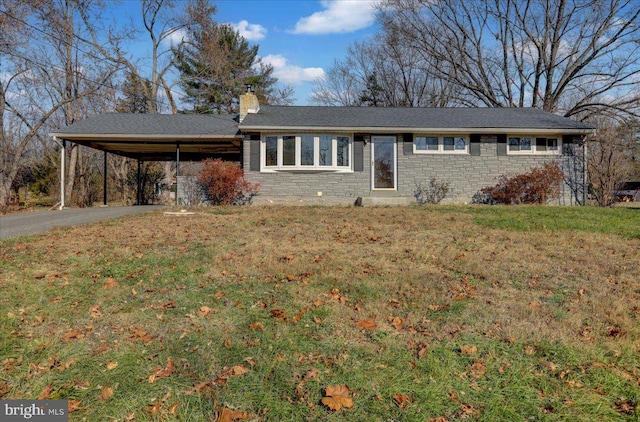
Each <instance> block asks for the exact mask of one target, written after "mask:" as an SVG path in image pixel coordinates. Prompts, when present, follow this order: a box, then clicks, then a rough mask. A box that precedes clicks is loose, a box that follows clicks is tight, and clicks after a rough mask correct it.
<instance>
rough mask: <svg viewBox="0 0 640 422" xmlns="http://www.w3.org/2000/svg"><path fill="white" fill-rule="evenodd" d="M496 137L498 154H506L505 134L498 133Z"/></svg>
mask: <svg viewBox="0 0 640 422" xmlns="http://www.w3.org/2000/svg"><path fill="white" fill-rule="evenodd" d="M497 139H498V150H497V153H498V155H507V135H506V134H504V133H503V134H500V135H498V136H497Z"/></svg>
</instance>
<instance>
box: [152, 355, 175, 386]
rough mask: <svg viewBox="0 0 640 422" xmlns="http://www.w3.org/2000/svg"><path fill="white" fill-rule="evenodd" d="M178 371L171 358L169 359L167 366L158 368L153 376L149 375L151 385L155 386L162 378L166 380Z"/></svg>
mask: <svg viewBox="0 0 640 422" xmlns="http://www.w3.org/2000/svg"><path fill="white" fill-rule="evenodd" d="M175 370H176V367H175V366H174V365H173V361H172V360H171V358H167V366H166V367H164V368H162V367H157V368H156V369H155V371H154V373H153V374H151V375H149V384H153V383H154V382H156V381H157V380H158V379H160V378H165V377H168V376H171V374H173V373H174V372H175Z"/></svg>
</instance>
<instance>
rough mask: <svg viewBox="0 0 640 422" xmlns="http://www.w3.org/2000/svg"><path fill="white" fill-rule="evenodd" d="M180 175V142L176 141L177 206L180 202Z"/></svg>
mask: <svg viewBox="0 0 640 422" xmlns="http://www.w3.org/2000/svg"><path fill="white" fill-rule="evenodd" d="M178 176H180V144H179V143H176V206H178V205H180V204H179V203H178Z"/></svg>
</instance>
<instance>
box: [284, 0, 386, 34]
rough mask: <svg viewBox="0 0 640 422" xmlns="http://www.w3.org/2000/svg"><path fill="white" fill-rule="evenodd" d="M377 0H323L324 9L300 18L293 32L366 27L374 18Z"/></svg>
mask: <svg viewBox="0 0 640 422" xmlns="http://www.w3.org/2000/svg"><path fill="white" fill-rule="evenodd" d="M376 1H377V0H323V1H321V2H320V3H321V4H322V6H323V7H324V10H322V11H320V12H316V13H314V14H312V15H311V16H308V17H304V18H301V19H300V20H299V21H298V22H297V23H296V26H295V28H294V29H293V30H292V31H291V32H292V33H294V34H333V33H344V32H353V31H357V30H358V29H362V28H366V27H368V26H370V25H371V24H373V22H374V20H375V9H374V4H375V3H376Z"/></svg>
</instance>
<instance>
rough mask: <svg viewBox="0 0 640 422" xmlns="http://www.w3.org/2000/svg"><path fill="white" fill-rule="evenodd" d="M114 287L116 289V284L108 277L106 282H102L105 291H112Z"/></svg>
mask: <svg viewBox="0 0 640 422" xmlns="http://www.w3.org/2000/svg"><path fill="white" fill-rule="evenodd" d="M115 287H118V282H117V281H116V280H115V279H114V278H113V277H109V278H108V279H107V281H105V282H104V288H105V289H113V288H115Z"/></svg>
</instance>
